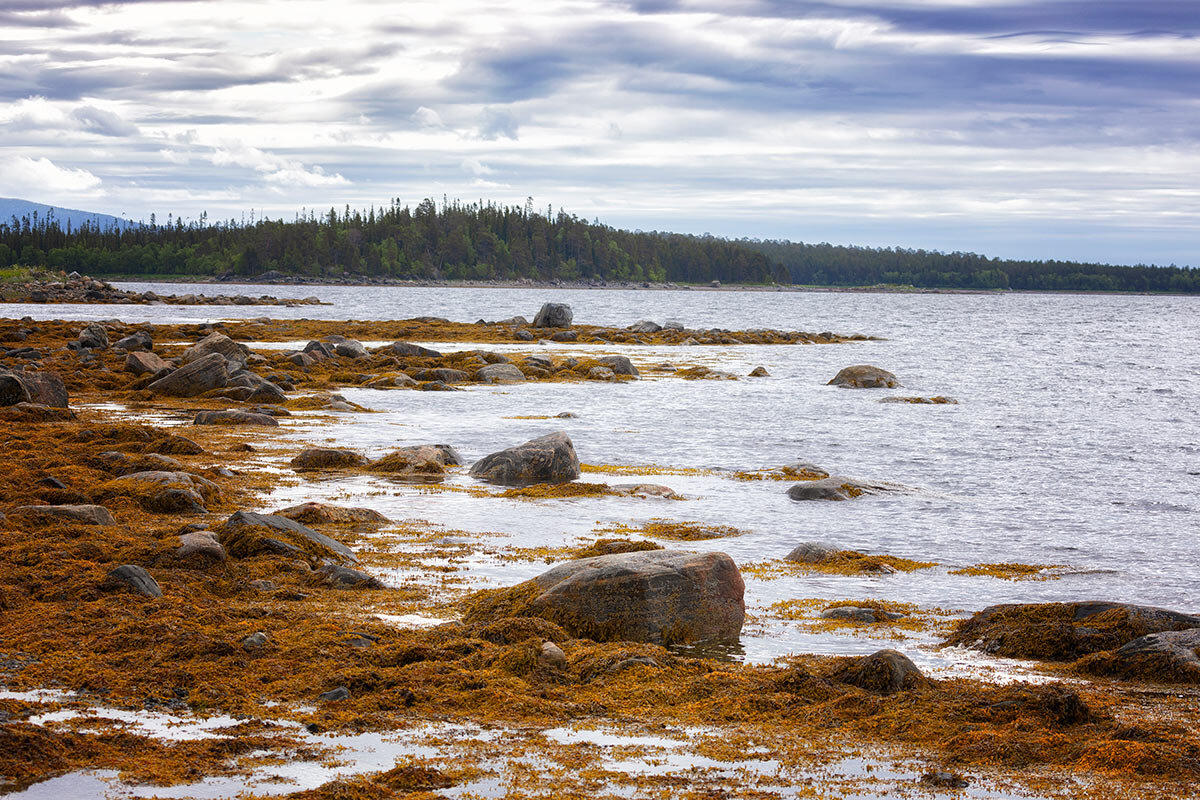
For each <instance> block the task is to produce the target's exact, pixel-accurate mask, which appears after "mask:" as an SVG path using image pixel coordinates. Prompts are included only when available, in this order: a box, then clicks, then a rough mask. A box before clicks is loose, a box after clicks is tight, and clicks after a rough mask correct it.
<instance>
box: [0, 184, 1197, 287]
mask: <svg viewBox="0 0 1200 800" xmlns="http://www.w3.org/2000/svg"><path fill="white" fill-rule="evenodd" d="M0 265H14V266H22V267H30V268H48V269H61V270H65V271H72V270H73V271H77V272H80V273H84V274H88V275H94V276H98V277H99V276H146V277H152V276H163V277H168V276H169V277H184V276H196V277H202V276H219V275H225V276H229V275H233V276H238V277H242V278H251V277H254V276H257V275H261V274H262V273H265V272H269V271H277V272H280V273H283V274H285V275H297V276H308V277H313V278H325V279H338V278H346V279H354V278H358V277H362V276H366V277H384V278H397V279H402V278H409V279H424V280H515V279H521V278H530V279H533V280H537V281H550V280H561V281H580V280H583V281H588V280H595V281H599V280H603V281H607V282H620V281H633V282H644V281H651V282H658V283H662V282H676V283H709V282H711V281H714V280H719V281H722V282H723V283H742V284H770V283H780V284H787V283H794V284H804V285H814V286H876V285H898V286H914V287H918V288H959V289H1025V290H1077V291H1078V290H1082V291H1134V292H1185V293H1200V270H1196V269H1191V268H1187V267H1183V268H1180V267H1174V266H1172V267H1154V266H1144V265H1139V266H1109V265H1103V264H1084V263H1077V262H1067V261H1014V260H1003V259H997V258H988V257H986V256H982V255H977V254H974V253H957V252H956V253H941V252H937V251H926V250H909V249H900V248H868V247H848V246H842V245H831V244H805V243H800V242H789V241H777V240H767V241H762V240H751V239H740V240H730V239H722V238H717V237H713V236H692V235H685V234H676V233H659V232H642V231H626V230H619V229H616V228H612V227H610V226H607V225H603V224H600V222H599V221H595V222H587V221H586V220H583V219H581V218H579V217H576V216H573V215H570V214H567V213H566V212H565V211H562V210H560V211H558V212H557V213H554V211H553V210H552V209H547V210H546V211H544V212H541V211H535V210H534V208H533V204H532V201H529V202H527V203H526V204H525V205H524V206H502V205H497V204H493V203H483V202H479V203H471V204H463V203H460V202H457V201H443V203H442V204H441V205H440V206H439V205H438V204H437V203H435V202H434V201H433V200H428V199H427V200H424V201H423V202H421V203H420V204H418V205H417V207H416V208H409V207H408V206H406V205H401V204H400V202H399V201H394V202H393V203H392V204H391V205H389V206H385V207H382V208H370V209H367V210H365V211H363V210H352V209H350V208H349V207H346V208H345V209H344V210H343V211H341V212H338V211H337V210H335V209H330V210H329V211H328V212H325V213H322V214H319V215H318V214H316V213H315V212H305V213H302V214H298V215H297V216H296V217H295V218H294V219H292V220H289V221H285V220H282V219H275V220H272V219H265V218H264V219H257V220H256V219H254V218H253V217H251V218H250V219H249V220H225V221H212V220H209V219H208V218H207V216H206V215H202V216H201V217H200V219H199V220H194V221H191V222H188V223H185V222H183V221H182V220H181V219H175V218H171V217H168V219H167V221H166V222H165V223H164V222H161V221H159V220H157V219H155V217H153V216H152V217H151V220H150V223H149V224H143V225H124V226H116V225H113V226H111V227H108V228H101V227H99V226H96V225H84V226H82V227H78V228H72V227H71V226H70V225H69V224H66V225H62V224H60V223H59V222H58V220H56V219H55V218H54V217H53V216H49V217H43V218H40V219H39V218H38V217H37V216H36V215H34V216H33V217H32V218H30V217H24V218H21V219H18V218H16V217H12V218H10V219H9V220H8V221H7V222H4V223H0Z"/></svg>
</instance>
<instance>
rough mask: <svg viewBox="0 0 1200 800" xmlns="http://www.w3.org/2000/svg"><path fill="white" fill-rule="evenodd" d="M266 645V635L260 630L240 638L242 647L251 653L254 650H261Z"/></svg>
mask: <svg viewBox="0 0 1200 800" xmlns="http://www.w3.org/2000/svg"><path fill="white" fill-rule="evenodd" d="M266 646H267V635H266V634H265V633H263V632H262V631H259V632H258V633H252V634H250V635H249V636H247V637H246V638H245V639H242V649H243V650H245V651H246V652H247V653H252V652H254V651H255V650H262V649H263V648H264V647H266Z"/></svg>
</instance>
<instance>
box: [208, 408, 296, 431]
mask: <svg viewBox="0 0 1200 800" xmlns="http://www.w3.org/2000/svg"><path fill="white" fill-rule="evenodd" d="M192 424H193V425H261V426H263V427H266V428H278V427H279V423H278V422H276V421H275V418H274V417H272V416H270V415H268V414H256V413H254V412H253V411H240V410H238V409H235V408H227V409H223V410H220V411H200V412H198V413H197V414H196V417H195V419H193V420H192Z"/></svg>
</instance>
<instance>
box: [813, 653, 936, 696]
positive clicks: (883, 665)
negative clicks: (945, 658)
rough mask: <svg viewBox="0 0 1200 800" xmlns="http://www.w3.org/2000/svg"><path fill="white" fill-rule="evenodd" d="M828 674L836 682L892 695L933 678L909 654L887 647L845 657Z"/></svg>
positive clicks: (924, 685) (917, 686)
mask: <svg viewBox="0 0 1200 800" xmlns="http://www.w3.org/2000/svg"><path fill="white" fill-rule="evenodd" d="M831 677H832V678H833V679H834V680H836V681H841V682H842V683H848V684H850V685H851V686H857V687H858V688H860V689H866V690H867V691H868V692H878V693H880V694H893V693H895V692H899V691H909V690H912V689H920V688H926V687H929V686H931V685H932V681H930V680H929V679H928V678H926V677H925V675H924V674H923V673H922V672H921V670H919V669H917V665H916V664H914V663H913V662H912V661H911V660H909V658H908V656H906V655H904V654H903V653H901V652H899V651H897V650H890V649H888V650H879V651H878V652H875V653H872V654H871V655H869V656H859V657H857V658H848V659H846V661H845V662H843V664H842V666H841V667H840V668H838V669H837V670H836V671H835V672H834V673H833V675H832V676H831Z"/></svg>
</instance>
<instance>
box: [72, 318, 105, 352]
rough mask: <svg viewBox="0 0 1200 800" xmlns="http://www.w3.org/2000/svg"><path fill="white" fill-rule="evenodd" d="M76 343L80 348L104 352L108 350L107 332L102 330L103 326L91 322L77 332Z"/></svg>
mask: <svg viewBox="0 0 1200 800" xmlns="http://www.w3.org/2000/svg"><path fill="white" fill-rule="evenodd" d="M77 341H78V342H79V346H80V347H86V348H87V349H89V350H105V349H107V348H108V331H106V330H104V326H103V325H99V324H97V323H95V322H93V323H92V324H90V325H88V326H86V327H85V328H84V329H83V330H81V331H80V332H79V338H78V339H77Z"/></svg>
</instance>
